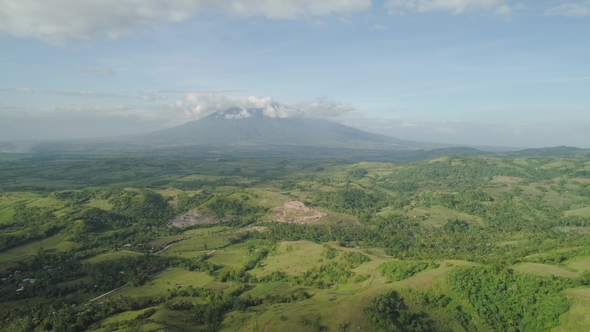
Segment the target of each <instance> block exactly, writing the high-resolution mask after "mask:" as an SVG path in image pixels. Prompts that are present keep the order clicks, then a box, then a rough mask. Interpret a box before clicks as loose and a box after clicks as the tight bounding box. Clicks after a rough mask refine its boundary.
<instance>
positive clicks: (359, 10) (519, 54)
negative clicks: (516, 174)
mask: <svg viewBox="0 0 590 332" xmlns="http://www.w3.org/2000/svg"><path fill="white" fill-rule="evenodd" d="M589 59H590V1H586V0H578V1H574V0H563V1H562V0H539V1H526V0H525V1H510V0H387V1H371V0H325V1H312V0H299V1H294V0H281V1H278V0H227V1H213V0H172V1H163V0H145V1H139V2H138V1H134V0H117V1H115V0H86V1H70V0H20V1H15V0H0V73H1V74H0V140H15V139H47V138H75V137H94V136H110V135H119V134H128V133H138V132H145V131H151V130H158V129H161V128H165V127H170V126H173V125H176V124H180V123H183V122H186V121H190V120H196V119H198V118H200V117H202V116H205V115H207V114H209V113H211V112H213V111H215V110H218V109H222V108H229V107H232V106H240V107H266V106H269V105H284V106H285V107H287V108H288V109H298V110H303V113H304V114H306V116H312V117H323V118H328V119H331V120H333V121H336V122H340V123H344V124H347V125H352V126H355V127H358V128H361V129H364V130H368V131H372V132H377V133H382V134H387V135H390V136H394V137H398V138H402V139H411V140H420V141H436V142H444V143H459V144H476V145H494V146H515V147H541V146H557V145H570V146H578V147H587V148H588V147H590V60H589ZM287 108H285V109H287ZM281 114H282V115H281V116H291V115H290V113H289V112H284V113H281Z"/></svg>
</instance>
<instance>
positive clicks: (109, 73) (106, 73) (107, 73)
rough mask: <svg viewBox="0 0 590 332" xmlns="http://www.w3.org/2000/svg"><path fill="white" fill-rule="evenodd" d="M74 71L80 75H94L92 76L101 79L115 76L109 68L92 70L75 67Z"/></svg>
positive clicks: (91, 68) (90, 68)
mask: <svg viewBox="0 0 590 332" xmlns="http://www.w3.org/2000/svg"><path fill="white" fill-rule="evenodd" d="M76 70H77V71H79V72H81V73H85V74H90V75H94V76H101V77H112V76H115V71H114V70H113V69H111V68H109V67H102V68H93V67H84V66H76Z"/></svg>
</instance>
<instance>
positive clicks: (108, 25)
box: [0, 0, 371, 44]
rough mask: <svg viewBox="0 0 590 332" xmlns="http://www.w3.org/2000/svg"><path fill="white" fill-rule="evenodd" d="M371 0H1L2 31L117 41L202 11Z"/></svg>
mask: <svg viewBox="0 0 590 332" xmlns="http://www.w3.org/2000/svg"><path fill="white" fill-rule="evenodd" d="M370 6H371V0H322V1H317V0H223V1H221V0H141V1H138V0H85V1H72V0H0V32H4V33H7V34H10V35H13V36H16V37H21V38H37V39H41V40H43V41H45V42H48V43H53V44H63V43H66V42H69V41H87V40H92V39H95V38H99V37H105V36H106V37H108V38H118V37H119V36H121V35H126V34H130V33H133V32H134V31H136V30H138V29H142V28H150V27H153V26H154V25H156V24H158V23H177V22H183V21H186V20H188V19H190V18H192V17H194V16H195V15H198V14H199V13H218V14H225V15H231V16H238V17H251V16H263V17H267V18H270V19H297V18H301V17H312V16H324V15H330V14H349V13H355V12H362V11H365V10H367V9H368V8H369V7H370Z"/></svg>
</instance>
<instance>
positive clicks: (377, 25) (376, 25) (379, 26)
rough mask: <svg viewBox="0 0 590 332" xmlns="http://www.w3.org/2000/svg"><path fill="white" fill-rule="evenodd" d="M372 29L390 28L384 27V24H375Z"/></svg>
mask: <svg viewBox="0 0 590 332" xmlns="http://www.w3.org/2000/svg"><path fill="white" fill-rule="evenodd" d="M370 29H371V30H377V31H382V30H388V28H387V27H384V26H382V25H380V24H375V25H373V26H372V27H371V28H370Z"/></svg>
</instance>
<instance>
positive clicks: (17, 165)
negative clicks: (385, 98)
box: [0, 155, 590, 331]
mask: <svg viewBox="0 0 590 332" xmlns="http://www.w3.org/2000/svg"><path fill="white" fill-rule="evenodd" d="M0 158H1V159H0V271H1V272H0V277H1V278H2V279H1V281H0V301H1V302H0V318H1V319H0V330H2V331H358V330H364V331H584V330H588V329H590V322H589V321H588V320H587V319H585V318H583V317H585V316H584V315H586V314H587V313H589V312H590V303H589V302H588V301H587V296H586V295H587V294H586V293H588V292H589V291H590V288H589V287H590V238H589V237H588V227H590V213H588V207H590V187H589V185H590V159H588V158H587V157H583V156H571V157H547V156H545V157H506V156H505V157H481V156H480V157H473V156H472V157H470V156H440V157H436V158H431V159H426V160H422V161H417V162H412V163H398V164H392V163H381V162H364V161H363V162H359V161H353V160H349V159H333V158H329V159H328V158H325V159H321V158H308V159H302V158H292V159H290V158H272V157H268V158H241V157H233V158H223V159H219V158H218V159H211V158H206V159H200V158H177V157H174V158H172V157H169V158H154V157H127V158H125V157H117V156H114V157H105V156H100V157H97V158H88V157H76V158H73V157H71V156H68V155H62V156H60V157H59V158H56V157H55V156H51V157H50V156H46V157H40V156H39V155H0Z"/></svg>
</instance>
